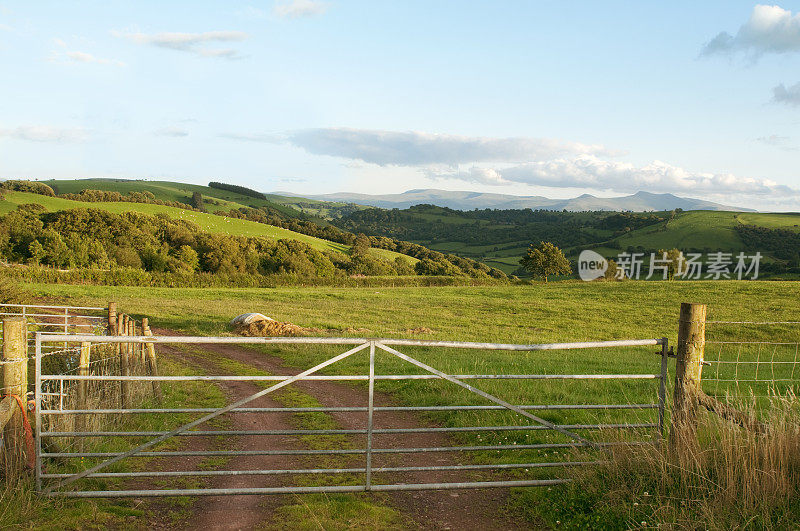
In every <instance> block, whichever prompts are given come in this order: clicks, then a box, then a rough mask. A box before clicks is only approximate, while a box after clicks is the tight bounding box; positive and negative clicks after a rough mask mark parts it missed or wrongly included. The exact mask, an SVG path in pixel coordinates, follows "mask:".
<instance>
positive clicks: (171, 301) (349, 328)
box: [32, 281, 800, 403]
mask: <svg viewBox="0 0 800 531" xmlns="http://www.w3.org/2000/svg"><path fill="white" fill-rule="evenodd" d="M32 288H33V289H34V291H35V293H36V294H37V295H40V296H45V297H48V298H53V299H54V300H69V301H72V303H91V304H100V305H102V304H103V303H104V302H105V301H109V300H115V301H117V302H118V304H119V305H120V308H122V309H123V310H124V311H126V312H130V313H133V314H140V315H147V316H148V317H150V318H151V322H152V323H154V325H155V326H165V327H169V328H173V329H178V330H181V331H184V332H187V333H192V334H207V335H225V334H229V333H230V330H229V328H228V322H229V320H230V319H231V318H233V317H234V316H236V315H238V314H240V313H245V312H261V313H264V314H265V315H268V316H270V317H272V318H274V319H277V320H280V321H288V322H292V323H294V324H297V325H300V326H304V327H310V328H314V329H318V330H320V332H319V333H321V334H323V335H329V336H342V335H345V336H353V335H355V336H359V337H413V338H419V339H438V340H458V341H487V342H501V343H547V342H569V341H587V340H612V339H642V338H661V337H667V338H669V340H670V341H671V343H672V344H673V345H674V343H675V340H676V335H677V316H678V311H679V306H680V303H681V302H685V301H688V302H704V303H707V304H708V305H709V319H711V320H717V321H719V320H722V321H800V297H798V296H799V295H800V285H798V284H797V283H794V282H747V281H741V282H739V281H719V282H713V281H702V282H691V281H682V282H668V281H654V282H634V281H628V282H605V283H604V282H597V283H591V284H587V283H582V282H575V281H568V282H559V283H550V284H547V285H545V284H534V285H526V286H502V287H440V288H413V287H410V288H409V287H406V288H361V289H352V288H276V289H214V288H208V289H205V288H198V289H183V288H176V289H172V288H148V289H141V288H133V287H113V288H112V287H99V286H69V285H33V286H32ZM421 329H427V330H423V331H424V333H419V332H420V330H421ZM708 338H709V341H715V342H720V341H721V342H725V343H710V344H709V347H708V359H709V361H711V362H712V366H711V368H707V369H706V374H707V376H708V377H709V378H711V376H712V373H713V376H714V377H715V380H714V381H713V384H712V382H711V380H710V381H709V382H708V384H709V386H711V385H713V387H709V389H708V390H709V392H716V393H717V394H724V393H726V392H729V391H730V387H731V385H732V382H725V381H724V380H730V379H735V378H731V377H729V376H726V375H729V374H730V373H731V371H734V372H735V371H737V370H738V371H739V372H738V373H735V374H734V375H736V374H738V375H739V376H738V379H739V380H748V379H753V380H758V382H756V385H755V387H756V388H757V391H758V394H764V393H765V389H764V386H765V385H767V384H766V383H764V382H767V381H768V380H769V381H775V382H776V383H777V384H778V385H779V387H782V388H785V387H786V386H787V385H790V384H791V383H792V382H787V381H783V382H782V380H791V379H792V378H793V376H792V372H791V371H794V369H795V365H794V362H795V359H796V358H795V356H796V345H791V343H797V342H798V338H800V325H788V326H783V327H777V326H769V325H764V326H762V325H734V324H709V334H708ZM743 341H755V342H763V341H768V342H775V343H779V342H783V343H790V345H761V346H758V345H752V346H751V345H740V344H739V343H738V342H743ZM728 342H736V343H728ZM773 347H775V348H773ZM759 349H760V350H759ZM268 350H269V352H270V353H273V354H275V355H278V356H281V357H283V358H285V359H286V360H287V361H288V362H289V363H291V364H293V365H296V366H298V367H305V366H311V365H313V364H315V363H316V362H319V361H322V360H323V357H324V356H325V355H327V354H330V353H331V350H330V349H319V348H288V349H287V348H278V347H270V348H269V349H268ZM411 350H412V351H413V353H412V354H411V355H418V356H420V359H421V360H422V361H424V362H426V363H429V364H431V365H433V366H434V367H437V368H439V369H441V370H444V371H450V372H451V373H464V374H469V373H485V374H492V373H496V374H509V373H512V374H513V373H522V374H530V373H543V374H546V373H552V374H568V373H586V374H590V373H609V372H611V373H615V372H617V373H625V372H635V373H651V372H653V371H657V366H658V357H657V356H655V355H654V351H655V349H654V347H647V348H628V349H617V350H611V351H609V350H605V351H601V350H581V351H552V352H533V353H511V352H507V351H465V350H430V349H419V348H416V349H411ZM382 357H384V358H385V360H384V361H385V363H386V365H385V369H386V370H400V367H401V365H404V364H403V363H400V362H399V360H397V359H396V358H393V357H392V356H390V355H386V356H383V355H382ZM737 359H738V361H739V362H740V363H739V364H738V366H737V365H736V364H734V363H721V364H719V365H713V363H716V362H717V361H729V362H731V361H736V360H737ZM363 361H364V360H363V357H362V358H361V359H356V360H354V361H353V362H347V363H343V364H341V365H339V366H337V367H338V369H340V370H342V371H344V370H350V369H352V368H357V369H358V370H359V371H362V370H364V365H363ZM745 361H757V362H758V364H747V363H744V362H745ZM774 361H781V362H782V363H777V364H776V363H773V362H774ZM756 365H758V366H757V367H756ZM402 368H403V369H410V368H411V367H410V366H403V367H402ZM756 368H758V370H759V375H758V377H757V378H756V377H755V370H756ZM786 371H789V372H788V373H787V372H786ZM751 373H752V375H751V377H747V378H745V375H749V374H751ZM773 373H775V374H777V376H775V377H773ZM795 373H796V375H797V376H800V368H798V370H796V371H795ZM720 374H721V376H719V375H720ZM787 374H788V376H787ZM650 383H651V382H647V381H637V382H629V383H625V382H623V383H619V382H614V383H612V382H605V381H582V382H580V385H575V384H574V383H571V382H569V381H559V382H553V383H547V384H546V385H545V384H544V383H542V382H532V383H529V385H517V384H512V385H509V382H508V381H490V382H486V387H485V388H486V389H489V388H493V389H495V388H496V389H497V390H498V392H499V393H502V392H511V393H514V394H519V398H520V400H522V399H523V398H524V395H525V394H526V393H527V394H529V396H532V397H536V398H537V400H541V399H543V398H545V397H550V398H549V399H552V400H554V401H564V400H566V399H567V398H569V400H574V401H575V402H574V403H581V401H587V400H597V399H603V398H605V397H604V396H603V395H609V396H614V397H615V398H617V399H619V398H623V396H622V394H624V393H628V392H630V393H632V394H631V395H630V396H628V397H627V398H628V399H633V398H634V397H640V390H646V393H650V392H651V391H653V390H654V386H653V385H649V384H650ZM439 384H440V383H436V382H432V381H430V382H425V383H419V382H413V383H410V384H408V385H406V384H403V385H396V384H392V385H389V384H387V385H386V387H387V388H391V390H392V391H393V392H397V393H399V396H401V397H402V398H403V399H404V400H407V401H408V402H409V403H419V402H425V401H426V400H439V399H441V397H442V396H443V395H442V390H441V389H437V385H439ZM628 384H630V385H628ZM445 387H447V386H445ZM502 389H506V390H507V391H502ZM545 390H546V392H545V393H544V394H542V392H544V391H545ZM453 391H455V390H453ZM606 391H608V392H606ZM739 391H742V390H741V389H739ZM644 392H645V391H642V393H644ZM745 392H746V391H745ZM621 393H622V394H621ZM650 395H651V393H650ZM650 395H648V396H650ZM643 396H644V395H641V397H643ZM651 398H652V396H651Z"/></svg>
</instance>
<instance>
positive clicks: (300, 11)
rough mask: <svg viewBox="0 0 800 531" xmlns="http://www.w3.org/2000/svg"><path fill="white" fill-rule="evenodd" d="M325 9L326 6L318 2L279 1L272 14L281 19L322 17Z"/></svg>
mask: <svg viewBox="0 0 800 531" xmlns="http://www.w3.org/2000/svg"><path fill="white" fill-rule="evenodd" d="M327 9H328V4H327V3H326V2H320V1H318V0H279V1H276V2H275V5H274V6H273V7H272V13H273V14H275V15H277V16H279V17H281V18H302V17H313V16H317V15H322V14H323V13H325V11H326V10H327Z"/></svg>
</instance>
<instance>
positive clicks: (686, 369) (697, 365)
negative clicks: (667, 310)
mask: <svg viewBox="0 0 800 531" xmlns="http://www.w3.org/2000/svg"><path fill="white" fill-rule="evenodd" d="M705 344H706V305H705V304H691V303H687V302H684V303H682V304H681V313H680V317H679V319H678V350H677V355H676V358H677V360H676V361H677V363H676V365H675V392H674V395H673V406H672V430H671V431H670V442H671V443H672V444H673V445H674V444H678V445H681V444H683V443H687V444H688V443H692V442H696V431H697V410H698V407H699V400H700V397H701V396H702V393H703V390H702V385H701V377H702V373H703V359H704V353H705Z"/></svg>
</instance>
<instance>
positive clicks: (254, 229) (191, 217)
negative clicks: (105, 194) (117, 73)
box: [0, 192, 418, 263]
mask: <svg viewBox="0 0 800 531" xmlns="http://www.w3.org/2000/svg"><path fill="white" fill-rule="evenodd" d="M30 203H35V204H39V205H42V206H44V207H45V208H46V209H47V210H48V211H51V212H54V211H57V210H71V209H75V208H97V209H101V210H107V211H109V212H113V213H115V214H120V213H122V212H141V213H143V214H151V215H154V214H159V213H161V214H166V215H168V216H169V217H171V218H174V219H185V220H188V221H191V222H193V223H195V224H197V225H198V226H199V227H200V228H201V229H202V230H205V231H208V232H212V233H217V234H230V235H232V236H266V237H269V238H273V239H276V240H279V239H289V240H298V241H301V242H303V243H306V244H308V245H309V246H311V247H312V248H314V249H317V250H319V251H338V252H343V253H349V252H350V246H348V245H344V244H341V243H336V242H331V241H328V240H323V239H321V238H315V237H313V236H308V235H306V234H300V233H298V232H294V231H290V230H287V229H283V228H281V227H275V226H272V225H265V224H263V223H256V222H254V221H247V220H244V219H236V218H229V217H225V216H219V215H215V214H206V213H203V212H194V211H192V210H185V209H180V208H175V207H170V206H163V205H150V204H144V203H123V202H113V203H85V202H82V201H72V200H69V199H62V198H60V197H47V196H44V195H39V194H32V193H27V192H6V193H5V194H3V197H2V199H0V214H5V213H7V212H10V211H12V210H14V209H16V208H17V206H19V205H22V204H30ZM370 252H371V253H372V254H373V255H375V256H376V257H380V258H383V259H388V260H394V259H395V258H396V257H398V256H403V258H404V259H406V260H408V261H409V262H411V263H416V262H417V261H418V260H416V259H415V258H412V257H410V256H405V255H401V254H400V253H396V252H393V251H388V250H385V249H371V250H370Z"/></svg>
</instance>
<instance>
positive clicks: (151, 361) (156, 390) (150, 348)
mask: <svg viewBox="0 0 800 531" xmlns="http://www.w3.org/2000/svg"><path fill="white" fill-rule="evenodd" d="M142 334H144V335H146V336H152V335H153V331H152V330H150V321H149V320H148V319H147V317H144V318H142ZM146 347H147V374H148V375H149V376H158V363H157V361H156V346H155V345H153V344H152V343H147V345H146ZM152 383H153V396H155V397H156V400H157V401H158V403H161V401H162V400H163V398H164V396H163V395H162V394H161V382H159V381H158V380H153V382H152Z"/></svg>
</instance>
